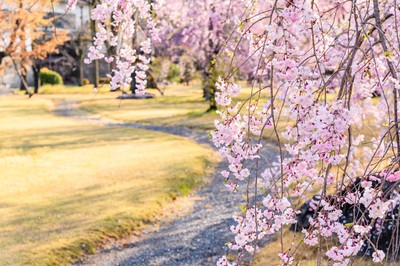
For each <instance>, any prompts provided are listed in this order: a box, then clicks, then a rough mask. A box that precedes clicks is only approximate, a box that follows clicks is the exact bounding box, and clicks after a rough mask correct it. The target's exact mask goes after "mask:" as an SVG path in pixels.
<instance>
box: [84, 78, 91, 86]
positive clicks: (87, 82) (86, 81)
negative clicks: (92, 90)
mask: <svg viewBox="0 0 400 266" xmlns="http://www.w3.org/2000/svg"><path fill="white" fill-rule="evenodd" d="M89 84H90V80H89V79H87V78H84V79H82V85H83V86H85V85H89Z"/></svg>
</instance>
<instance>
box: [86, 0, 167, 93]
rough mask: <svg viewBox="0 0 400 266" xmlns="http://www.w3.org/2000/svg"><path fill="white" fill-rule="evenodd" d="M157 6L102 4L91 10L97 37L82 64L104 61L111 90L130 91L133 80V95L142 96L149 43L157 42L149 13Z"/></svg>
mask: <svg viewBox="0 0 400 266" xmlns="http://www.w3.org/2000/svg"><path fill="white" fill-rule="evenodd" d="M160 4H161V1H158V2H156V3H149V2H148V1H146V0H120V1H114V0H105V1H102V3H101V4H98V5H97V6H96V7H95V8H94V9H93V11H92V15H91V18H92V19H93V20H95V21H96V22H97V33H96V36H95V37H94V40H93V46H92V47H90V49H89V52H88V58H87V59H86V60H85V63H88V64H89V63H91V62H92V61H93V60H99V59H103V58H104V59H105V61H106V62H107V63H113V66H114V68H113V69H112V73H111V74H109V77H110V78H111V82H110V86H111V89H112V90H115V89H118V88H120V87H121V86H122V87H129V86H130V84H131V82H132V78H133V76H134V77H135V83H136V87H137V90H136V94H138V95H143V94H144V93H145V89H146V83H147V80H146V71H147V70H148V68H149V67H148V64H149V63H150V54H151V52H152V40H155V41H159V37H158V34H159V30H158V29H157V27H156V23H155V21H154V20H153V17H152V12H153V10H157V9H159V8H160ZM111 51H114V52H111ZM133 74H135V75H133Z"/></svg>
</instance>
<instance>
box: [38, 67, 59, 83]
mask: <svg viewBox="0 0 400 266" xmlns="http://www.w3.org/2000/svg"><path fill="white" fill-rule="evenodd" d="M44 84H51V85H62V84H63V79H62V77H61V75H60V74H59V73H57V72H55V71H53V70H50V69H48V68H42V69H41V71H40V85H44Z"/></svg>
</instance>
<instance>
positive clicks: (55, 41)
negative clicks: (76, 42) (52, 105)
mask: <svg viewBox="0 0 400 266" xmlns="http://www.w3.org/2000/svg"><path fill="white" fill-rule="evenodd" d="M50 3H51V1H49V0H41V1H33V0H32V1H30V0H24V1H23V0H18V1H11V0H5V1H2V3H1V6H0V7H1V10H0V17H1V18H2V19H1V22H0V23H1V26H0V36H2V39H1V42H0V50H2V51H4V54H5V56H9V57H10V58H11V59H12V61H13V64H14V67H15V70H16V72H17V74H18V76H19V77H20V79H21V84H22V86H23V89H25V90H26V91H27V93H28V94H29V95H31V94H32V92H31V91H30V90H29V87H28V84H27V81H26V74H27V72H28V70H29V68H32V70H33V73H34V87H35V88H34V93H37V92H38V89H39V77H40V68H41V67H42V60H43V59H45V58H46V57H47V56H48V54H50V53H54V52H57V47H58V46H59V45H61V44H63V43H64V42H65V41H66V40H68V37H67V32H66V31H62V30H58V31H55V30H54V29H55V28H54V26H53V24H52V21H53V18H46V10H49V9H48V7H49V6H50Z"/></svg>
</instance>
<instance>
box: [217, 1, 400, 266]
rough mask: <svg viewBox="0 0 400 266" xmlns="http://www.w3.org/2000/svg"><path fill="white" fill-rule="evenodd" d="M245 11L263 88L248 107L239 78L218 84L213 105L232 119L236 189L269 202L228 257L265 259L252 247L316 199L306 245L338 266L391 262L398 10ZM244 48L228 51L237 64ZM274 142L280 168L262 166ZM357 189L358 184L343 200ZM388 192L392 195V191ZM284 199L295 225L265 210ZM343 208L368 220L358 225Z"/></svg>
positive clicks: (241, 227)
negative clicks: (386, 236) (386, 235)
mask: <svg viewBox="0 0 400 266" xmlns="http://www.w3.org/2000/svg"><path fill="white" fill-rule="evenodd" d="M244 2H245V4H246V5H247V6H248V14H247V16H246V15H244V16H242V17H237V18H235V23H236V24H237V32H240V33H241V34H242V38H243V39H246V40H248V41H249V43H250V51H249V54H248V57H247V59H246V60H248V61H254V62H255V63H254V64H253V65H255V66H256V67H255V68H254V76H255V79H254V82H253V85H252V89H251V95H249V97H248V99H247V100H246V101H244V102H242V103H237V102H236V101H235V99H234V97H235V96H236V88H238V85H236V84H235V83H234V81H233V79H232V78H231V77H232V75H228V78H227V79H220V81H219V82H218V83H217V87H218V94H217V95H216V96H217V97H216V100H217V103H218V104H219V105H220V106H223V107H225V108H224V109H223V110H222V111H221V112H220V115H221V119H220V120H219V121H216V123H215V126H216V130H215V131H214V132H213V133H212V136H213V141H214V143H215V145H216V146H217V147H218V148H219V151H220V154H221V155H223V156H224V157H225V158H227V159H228V161H229V162H230V165H229V169H226V170H225V171H223V172H222V175H223V176H224V177H225V178H226V184H227V186H228V188H229V189H230V190H233V191H237V188H238V186H239V185H240V183H241V182H245V183H246V184H247V186H248V184H251V182H257V184H258V185H259V186H258V190H259V191H257V190H256V191H255V192H254V193H255V194H254V195H259V194H260V193H261V194H263V195H265V196H264V199H263V200H260V201H257V200H256V202H255V204H254V205H249V204H247V205H246V211H245V213H244V214H243V215H242V216H240V217H236V218H235V220H236V225H235V226H233V231H234V232H235V233H236V237H235V241H234V242H232V243H231V244H230V245H229V247H230V248H231V250H239V252H240V251H243V252H244V251H247V252H250V253H254V252H256V251H257V250H258V247H257V241H255V240H259V239H261V238H263V237H265V236H266V235H268V234H269V232H271V233H272V232H274V233H275V232H276V231H278V230H281V228H282V226H283V225H285V224H292V223H295V222H296V221H295V219H297V218H298V217H299V215H301V214H300V213H297V215H296V211H295V210H296V208H298V205H297V207H296V204H298V202H299V199H300V200H304V199H307V197H309V195H310V193H312V191H318V190H319V195H320V196H319V198H318V200H315V201H314V202H311V203H308V204H311V205H310V206H311V207H310V209H311V210H310V212H311V213H312V215H310V217H309V221H308V227H307V228H304V230H303V233H304V239H303V240H304V243H306V244H308V245H312V246H313V245H321V241H322V240H323V239H328V238H330V239H336V240H335V241H336V242H335V243H336V244H335V245H333V246H330V247H328V248H326V249H325V251H324V253H325V258H326V259H328V260H329V261H330V262H332V264H333V265H337V266H338V265H348V264H349V263H350V262H351V261H352V258H353V257H354V256H356V255H357V254H367V255H368V254H369V256H371V257H372V259H373V261H374V262H380V261H382V260H383V259H385V258H388V255H387V254H385V252H386V251H387V250H385V251H384V250H380V249H379V248H380V244H379V243H378V242H376V241H379V240H376V237H375V235H376V234H377V233H382V230H386V229H382V228H383V227H385V226H387V224H388V221H387V219H388V218H387V217H388V216H393V212H394V210H397V205H398V201H397V190H398V184H397V183H396V182H397V181H398V180H400V172H399V171H398V170H396V169H398V168H396V167H395V166H396V165H397V164H398V162H399V160H398V158H399V157H398V156H399V152H400V149H398V148H399V140H398V133H396V132H398V118H397V116H398V114H399V113H400V112H399V113H397V112H398V108H397V102H396V101H397V98H398V97H399V96H398V94H399V91H398V90H399V88H400V86H399V81H398V78H397V77H398V72H399V71H398V70H397V67H398V62H399V60H398V59H399V54H398V47H399V44H400V43H399V40H400V39H399V36H400V34H399V33H398V30H397V23H398V22H400V19H399V18H400V17H399V14H398V12H399V11H398V10H399V6H398V4H397V3H396V2H395V1H370V2H362V3H351V2H348V1H300V0H278V1H244ZM255 2H256V3H257V4H255ZM382 35H383V36H382ZM238 46H240V41H238V43H237V44H236V46H234V45H232V46H229V45H228V48H227V49H229V47H231V48H230V49H232V54H235V52H236V50H237V48H236V47H238ZM232 47H234V48H232ZM228 52H229V51H228ZM234 58H235V56H234ZM261 95H262V96H261ZM376 96H378V98H377V99H376V100H374V99H373V97H376ZM260 109H261V111H260ZM281 120H282V121H284V122H286V127H285V128H282V127H281ZM288 121H289V122H288ZM364 121H369V122H370V123H372V125H373V129H372V131H373V132H367V130H365V129H364V127H365V123H364ZM267 131H268V132H270V133H269V134H267ZM271 132H272V133H271ZM364 132H367V133H368V136H366V135H364V134H363V133H364ZM370 133H371V134H370ZM271 135H272V136H274V139H275V141H276V142H277V143H278V146H279V149H280V151H281V152H280V154H279V158H278V162H274V163H271V162H268V163H267V164H265V163H264V164H263V163H261V161H262V160H264V157H263V152H264V151H265V149H267V148H268V145H265V144H264V143H265V142H268V137H271ZM396 138H397V140H396ZM263 168H264V169H263ZM372 172H378V173H379V174H376V175H373V174H371V173H372ZM356 178H360V180H361V183H360V184H361V185H360V186H359V187H358V188H357V189H356V190H354V191H352V192H346V193H342V192H343V191H344V189H345V188H348V187H347V186H348V184H351V183H352V182H353V181H354V180H355V179H356ZM388 183H390V184H392V185H391V186H393V189H390V190H387V189H386V190H385V186H387V185H386V184H388ZM250 187H253V186H250ZM330 193H333V196H331V195H330ZM388 193H389V194H388ZM332 198H333V199H335V200H332ZM284 199H285V202H286V201H287V206H286V208H287V209H288V210H290V211H289V213H290V215H288V216H286V215H283V214H282V210H279V209H270V206H266V205H265V204H264V203H265V202H274V203H279V202H281V201H282V200H284ZM287 199H289V200H287ZM253 200H255V199H253ZM253 200H251V199H250V200H248V202H251V201H253ZM349 206H350V207H349ZM354 206H357V207H354ZM346 208H359V209H360V211H359V212H360V213H358V214H357V217H353V216H349V217H350V218H349V217H347V213H346V212H349V211H348V209H346ZM276 215H278V217H279V216H285V217H286V218H285V219H284V220H282V219H280V218H278V219H276V217H275V216H276ZM345 217H347V218H348V219H345ZM397 219H398V218H397ZM346 221H347V222H346ZM349 223H350V225H349ZM389 227H390V226H389ZM387 230H389V229H387ZM393 230H395V229H393ZM378 244H379V245H378ZM399 244H400V243H397V245H399ZM285 248H286V250H287V251H286V252H282V253H280V254H279V257H280V258H281V261H282V265H290V264H291V263H293V262H294V261H295V257H296V254H295V253H294V251H293V250H296V249H295V248H292V249H291V248H290V247H282V249H283V250H285ZM367 249H368V250H371V252H370V253H369V251H368V252H367V251H366V250H367ZM231 255H232V254H231ZM241 256H242V253H239V255H238V257H237V258H236V261H237V262H238V263H239V262H240V258H241ZM392 259H395V258H394V257H392ZM221 261H229V260H226V257H225V260H221ZM221 261H220V262H221ZM227 263H228V262H227ZM220 265H225V264H221V263H220ZM226 265H228V264H226Z"/></svg>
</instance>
